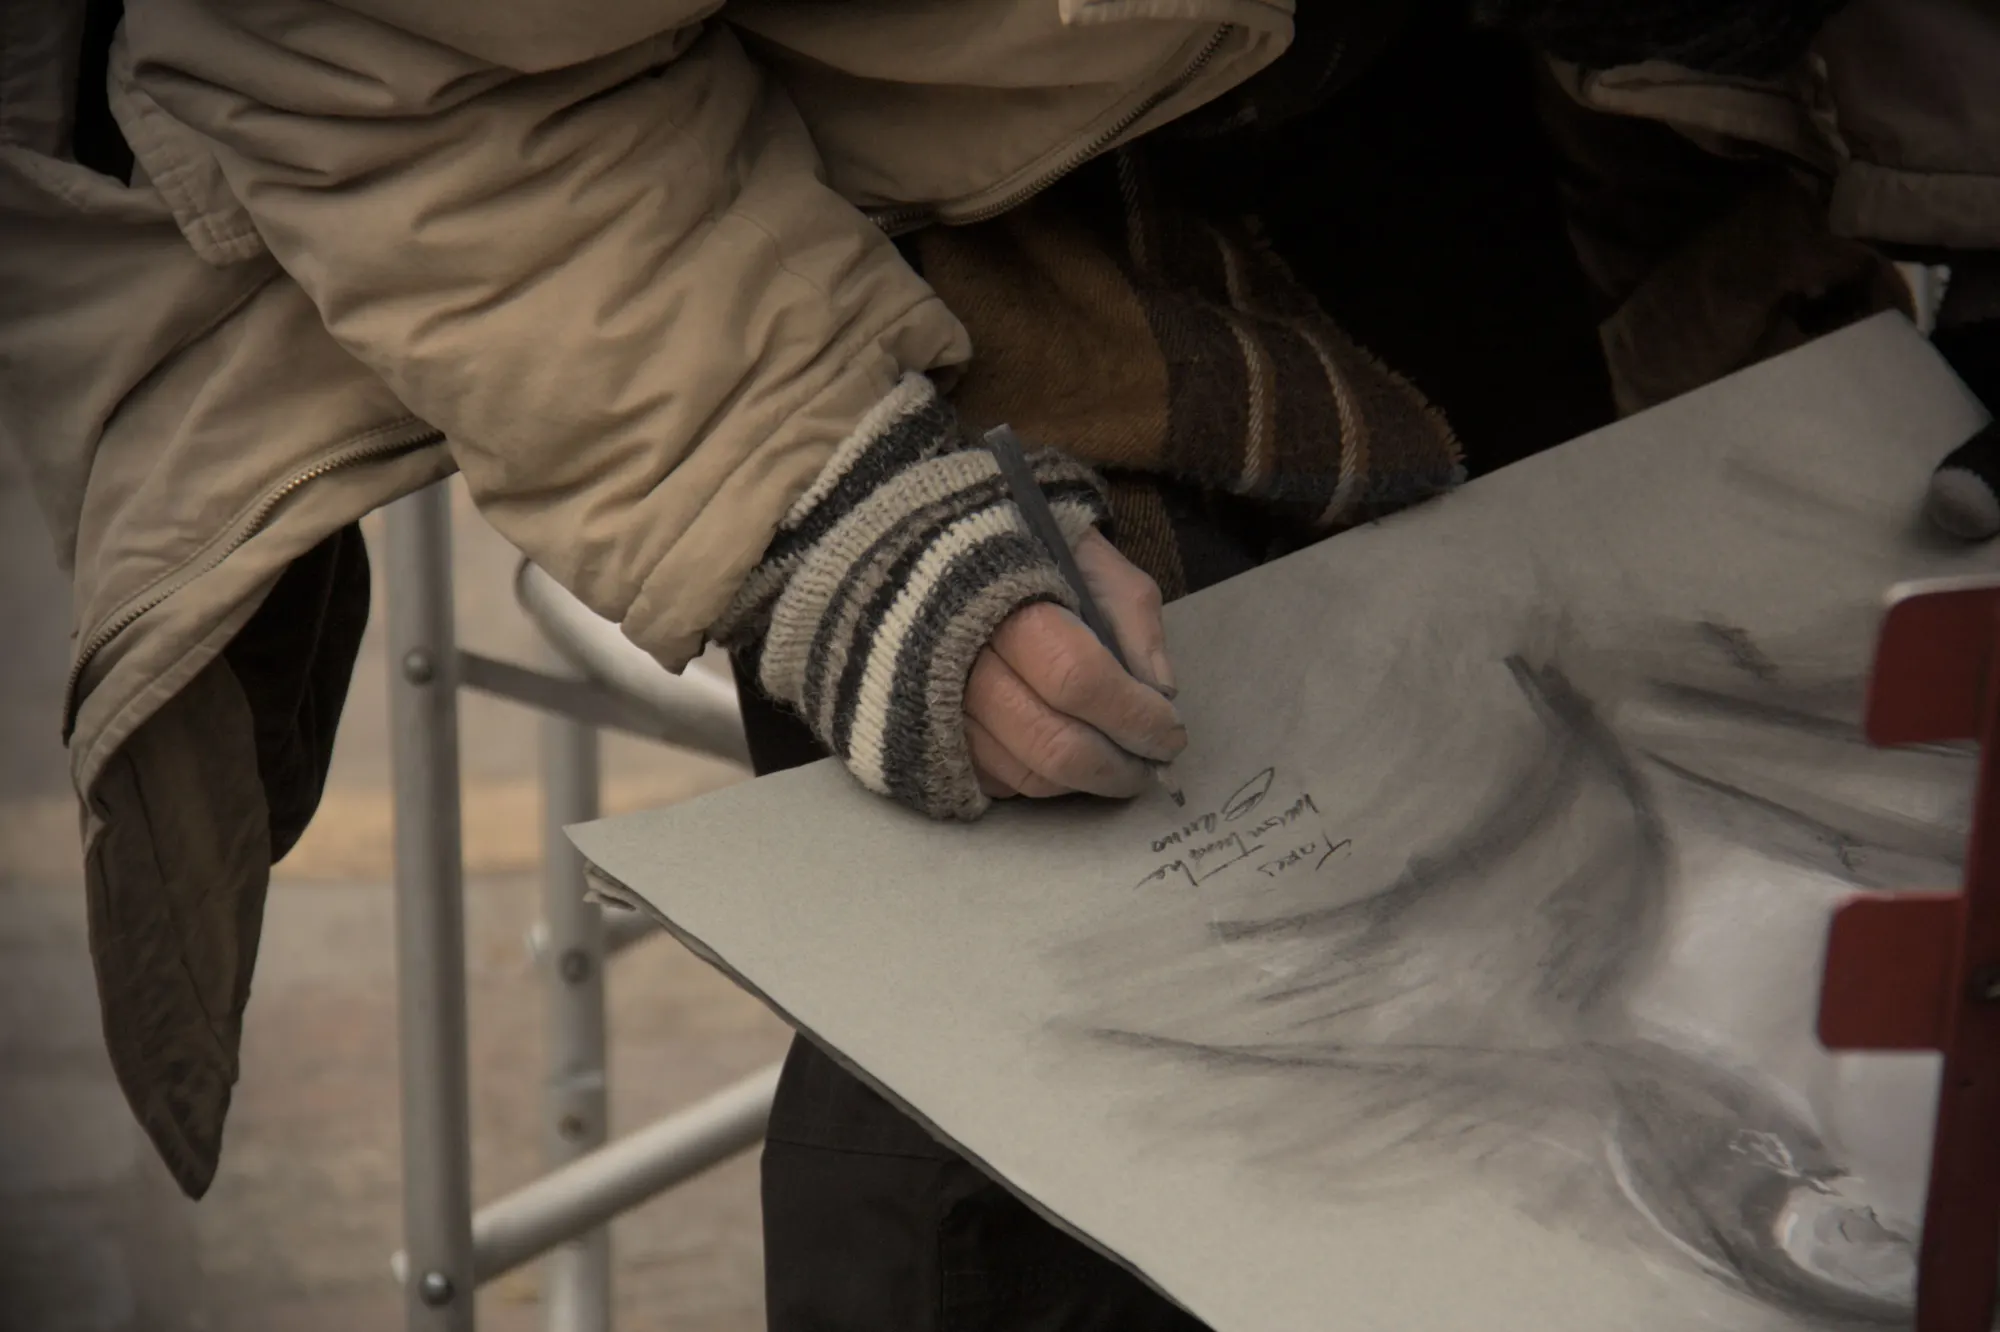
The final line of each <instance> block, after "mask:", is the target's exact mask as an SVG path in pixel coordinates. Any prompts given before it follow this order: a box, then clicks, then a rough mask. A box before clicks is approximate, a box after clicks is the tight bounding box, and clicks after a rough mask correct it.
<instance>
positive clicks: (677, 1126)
mask: <svg viewBox="0 0 2000 1332" xmlns="http://www.w3.org/2000/svg"><path fill="white" fill-rule="evenodd" d="M778 1068H779V1066H778V1065H777V1064H772V1065H770V1066H769V1067H768V1068H765V1069H763V1070H762V1071H760V1072H757V1073H753V1074H751V1075H750V1076H749V1077H747V1078H745V1079H743V1080H742V1081H741V1082H738V1083H735V1084H733V1085H732V1086H729V1087H726V1088H724V1089H723V1090H721V1091H719V1092H717V1093H715V1094H714V1095H713V1096H710V1097H708V1098H707V1099H705V1100H702V1101H698V1102H696V1103H695V1104H694V1105H691V1106H689V1107H688V1108H687V1109H685V1110H682V1111H680V1112H679V1113H677V1114H672V1115H669V1116H667V1117H666V1118H665V1119H661V1120H658V1121H656V1122H654V1123H653V1124H650V1125H648V1126H647V1127H645V1128H643V1129H640V1130H639V1131H638V1132H636V1133H632V1134H628V1135H627V1136H625V1137H623V1138H620V1139H618V1140H617V1141H616V1142H613V1143H611V1144H610V1145H609V1146H606V1147H600V1148H598V1149H597V1150H596V1151H594V1152H592V1153H591V1154H590V1155H589V1156H586V1157H584V1158H582V1159H581V1160H578V1161H573V1162H571V1163H570V1164H569V1165H566V1166H563V1167H562V1168H561V1169H559V1170H555V1171H551V1172H550V1173H549V1174H546V1175H544V1176H542V1177H541V1178H540V1179H538V1180H536V1181H535V1182H534V1183H532V1184H529V1185H526V1186H525V1187H523V1188H521V1189H519V1190H517V1191H515V1192H514V1193H511V1194H509V1195H508V1196H507V1197H505V1198H502V1199H501V1200H500V1201H498V1202H496V1203H493V1204H491V1205H490V1206H487V1207H484V1208H481V1209H480V1211H479V1213H478V1215H476V1216H474V1217H473V1219H472V1235H473V1253H474V1260H473V1263H474V1267H473V1270H474V1272H475V1274H476V1276H477V1279H478V1280H479V1281H481V1282H486V1281H491V1280H492V1279H493V1278H495V1277H497V1276H500V1275H502V1274H504V1273H506V1272H509V1271H512V1270H513V1269H514V1268H516V1267H519V1266H520V1265H521V1264H523V1263H526V1262H530V1261H532V1260H534V1259H535V1258H537V1257H539V1256H541V1255H542V1254H544V1253H547V1252H548V1251H549V1249H551V1248H552V1247H554V1246H555V1245H558V1244H560V1243H562V1242H563V1241H564V1240H566V1239H568V1238H570V1237H571V1236H573V1235H580V1234H582V1233H583V1232H585V1231H587V1230H590V1229H592V1228H593V1227H596V1226H600V1225H603V1224H604V1223H605V1222H606V1221H609V1220H610V1219H611V1218H613V1217H615V1216H617V1215H618V1214H619V1213H621V1212H627V1211H630V1210H631V1209H632V1208H634V1207H637V1206H638V1205H639V1204H640V1203H643V1202H645V1201H646V1200H647V1199H649V1198H652V1197H654V1196H656V1195H657V1194H660V1193H662V1192H665V1191H666V1190H667V1189H670V1188H672V1187H674V1186H675V1185H676V1184H680V1183H682V1182H684V1181H686V1180H689V1179H692V1178H693V1177H694V1176H696V1175H698V1174H700V1173H701V1172H702V1171H704V1170H707V1169H708V1168H709V1167H711V1166H715V1165H719V1164H721V1163H722V1162H724V1161H726V1160H728V1159H729V1158H730V1157H732V1156H735V1155H736V1154H737V1153H738V1152H742V1151H744V1150H746V1149H748V1148H750V1147H754V1146H755V1145H756V1144H757V1142H758V1140H759V1139H761V1138H762V1137H763V1136H764V1125H765V1123H766V1122H767V1121H768V1120H769V1119H770V1117H771V1096H772V1094H773V1093H774V1092H776V1091H777V1089H778ZM391 1265H392V1266H393V1268H394V1270H395V1271H396V1273H397V1275H398V1276H402V1277H405V1278H406V1279H407V1273H408V1271H409V1261H408V1259H407V1257H406V1256H405V1255H403V1254H400V1253H399V1254H397V1255H396V1256H395V1258H393V1259H392V1260H391Z"/></svg>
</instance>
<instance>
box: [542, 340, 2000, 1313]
mask: <svg viewBox="0 0 2000 1332" xmlns="http://www.w3.org/2000/svg"><path fill="white" fill-rule="evenodd" d="M1983 419H1984V414H1983V412H1982V409H1981V408H1980V407H1979V406H1978V404H1977V403H1976V402H1975V401H1974V400H1973V399H1972V398H1971V396H1970V395H1969V394H1968V393H1966V391H1965V390H1964V389H1963V387H1962V386H1961V385H1960V384H1959V383H1958V381H1957V380H1956V379H1955V378H1954V377H1953V376H1952V375H1951V374H1950V373H1949V371H1948V370H1947V369H1946V368H1945V367H1944V365H1943V363H1942V362H1941V361H1940V360H1939V359H1938V358H1937V357H1936V356H1935V354H1934V353H1933V352H1932V351H1931V350H1930V349H1929V347H1928V345H1927V344H1925V343H1924V341H1923V340H1922V339H1921V338H1920V337H1919V336H1918V335H1917V334H1916V333H1915V332H1914V331H1913V330H1912V329H1911V328H1910V327H1909V326H1908V325H1907V324H1906V323H1904V322H1903V321H1901V320H1900V319H1897V318H1895V317H1893V316H1892V317H1884V318H1881V319H1877V320H1874V321H1871V322H1869V323H1867V324H1864V325H1860V326H1857V327H1854V328H1851V329H1849V330H1846V331H1844V332H1841V333H1839V334H1836V335H1834V336H1832V337H1830V338H1827V339H1825V340H1822V341H1820V342H1818V343H1816V344H1814V345H1812V346H1809V347H1807V348H1805V349H1802V350H1800V351H1798V352H1795V353H1792V354H1790V355H1787V356H1785V357H1782V358H1779V359H1777V360H1775V361H1772V362H1769V363H1766V364H1764V365H1762V366H1760V367H1756V368H1753V369H1751V370H1749V371H1747V372H1745V373H1743V374H1740V375H1737V376H1735V377H1733V378H1731V379H1729V380H1727V381H1725V382H1723V383H1720V384H1717V385H1715V386H1713V387H1711V388H1709V389H1707V390H1704V391H1702V392H1699V393H1696V394H1693V395H1691V396H1688V397H1686V398H1683V399H1680V400H1678V401H1675V402H1672V403H1669V404H1667V405H1665V406H1663V407H1660V408H1658V409H1656V410H1654V411H1651V412H1648V413H1646V414H1644V415H1642V416H1639V417H1636V418H1634V419H1631V420H1628V421H1625V422H1622V423H1620V424H1618V425H1615V426H1613V427H1611V428H1609V429H1606V430H1603V431H1601V432H1599V433H1597V434H1595V435H1592V436H1589V437H1587V438H1584V439H1581V440H1578V441H1576V442H1574V443H1573V444H1571V445H1568V446H1566V447H1564V448H1562V449H1559V450H1555V451H1553V452H1550V453H1547V454H1544V455H1542V456H1539V457H1536V458H1533V459H1530V460H1528V461H1526V462H1524V463H1521V464H1519V465H1517V466H1515V467H1512V468H1509V469H1507V470H1505V471H1502V472H1500V473H1497V474H1495V475H1493V476H1490V477H1486V478H1483V479H1481V480H1479V481H1477V482H1474V483H1473V484H1471V485H1468V486H1466V487H1465V488H1464V489H1463V490H1461V491H1460V492H1458V493H1456V494H1454V495H1452V496H1450V497H1448V498H1445V499H1443V500H1441V501H1438V502H1435V503H1431V504H1428V505H1425V506H1422V507H1420V508H1418V509H1416V510H1413V511H1410V512H1406V513H1403V514H1400V515H1397V516H1396V517H1393V518H1391V519H1389V520H1386V521H1383V522H1380V523H1377V524H1374V525H1371V526H1368V527H1365V528H1362V529H1359V530H1356V531H1352V532H1349V533H1346V534H1343V535H1341V536H1339V537H1336V538H1334V539H1332V540H1330V541H1327V542H1324V543H1322V544H1321V545H1319V546H1317V547H1315V548H1313V549H1310V550H1307V551H1305V552H1303V553H1300V554H1298V555H1295V556H1292V557H1290V558H1287V559H1285V560H1282V561H1279V562H1277V563H1274V564H1272V565H1269V566H1266V567H1264V568H1262V569H1260V570H1257V571H1256V572H1253V573H1251V574H1249V575H1246V576H1244V577H1241V578H1238V579H1235V580H1233V581H1231V582H1229V583H1226V584H1224V585H1222V586H1219V587H1216V588H1213V589H1211V590H1209V591H1207V592H1205V593H1202V594H1200V595H1197V596H1194V597H1190V598H1188V599H1186V600H1185V601H1182V602H1180V603H1177V604H1175V605H1174V606H1172V607H1170V608H1169V615H1168V629H1169V634H1170V641H1171V646H1172V649H1173V652H1174V656H1175V660H1176V664H1177V669H1178V673H1179V676H1180V681H1181V686H1182V688H1181V695H1180V706H1181V708H1182V710H1183V715H1184V717H1185V719H1186V721H1187V724H1188V728H1189V730H1190V732H1191V734H1192V736H1193V743H1192V746H1191V748H1190V749H1189V750H1188V752H1187V755H1186V757H1185V758H1184V759H1183V760H1182V761H1181V762H1180V763H1179V764H1178V765H1177V772H1178V774H1179V776H1180V778H1181V780H1182V782H1183V783H1184V784H1185V786H1186V789H1187V795H1188V804H1187V807H1186V809H1184V810H1177V809H1176V808H1175V807H1174V806H1173V805H1172V804H1170V803H1169V802H1168V801H1167V799H1166V798H1165V797H1164V795H1159V794H1154V795H1149V796H1147V797H1145V798H1143V799H1140V800H1137V801H1134V802H1132V803H1130V804H1122V805H1121V804H1109V803H1098V802H1076V803H1058V804H1054V805H1047V804H1043V805H1033V806H1030V805H1026V804H1008V805H1003V806H1001V807H998V808H996V809H995V810H994V811H993V813H992V814H991V815H990V816H989V817H988V818H986V819H985V820H984V821H982V822H980V823H978V824H977V825H970V826H968V825H956V826H944V825H939V824H933V823H930V822H927V821H926V820H924V819H922V818H919V817H917V816H914V815H910V814H907V813H905V812H902V811H900V810H899V809H897V808H895V807H893V806H892V805H891V804H890V803H888V802H886V801H883V800H881V799H878V798H876V797H873V796H870V795H867V794H865V793H863V792H862V791H860V790H859V789H858V788H857V787H856V786H855V785H854V784H853V783H852V782H851V781H850V779H849V778H848V777H847V776H846V775H845V774H844V773H843V772H842V771H841V770H840V769H838V768H837V767H834V766H832V765H830V764H822V765H819V766H816V767H813V768H808V769H803V770H800V771H796V772H792V773H787V774H782V775H779V776H777V777H774V778H769V779H765V780H760V781H756V782H753V783H748V784H745V785H743V786H740V787H737V788H734V789H731V790H727V791H724V792H722V793H719V794H716V795H712V796H709V797H706V798H704V799H701V800H698V801H695V802H693V803H691V804H688V805H684V806H680V807H677V808H674V809H670V810H665V811H659V812H653V813H647V814H640V815H634V816H629V817H624V818H618V819H612V820H608V821H604V822H600V823H595V824H591V825H588V826H585V827H582V828H580V829H577V830H575V833H574V836H575V838H576V841H577V843H578V845H579V846H580V847H581V848H582V849H583V851H584V853H585V854H586V855H587V856H588V858H589V859H590V860H591V861H592V862H593V863H594V864H595V865H596V866H597V867H599V868H600V869H601V870H602V871H603V872H604V874H605V875H606V876H607V877H608V878H610V879H612V880H615V881H616V882H617V884H619V885H621V886H622V888H623V889H624V890H625V891H626V892H627V893H628V894H629V895H630V896H631V897H632V898H634V899H636V900H639V901H641V902H643V904H645V907H646V909H650V910H652V911H654V912H655V913H656V914H658V915H659V916H661V917H663V918H664V919H665V920H667V921H668V922H670V924H671V927H672V929H673V930H674V931H675V932H676V933H677V934H678V935H679V936H680V937H681V938H682V939H683V940H684V941H686V942H688V943H689V944H690V945H691V946H693V947H695V948H696V949H697V950H698V951H700V952H702V953H703V954H704V955H705V956H708V957H709V958H710V959H711V960H713V961H715V962H716V963H717V964H718V965H719V966H722V967H723V968H724V969H726V970H727V971H729V972H730V973H731V974H732V975H734V976H736V977H737V979H738V980H739V981H740V982H741V983H743V984H745V985H747V986H748V987H750V988H751V989H753V990H754V991H756V992H757V993H759V994H760V995H761V996H763V997H764V998H765V1000H766V1002H768V1003H770V1004H771V1005H772V1006H773V1007H774V1008H776V1009H777V1010H778V1011H780V1012H781V1013H782V1014H784V1015H785V1016H787V1017H788V1018H789V1019H790V1020H792V1021H793V1022H794V1023H795V1024H796V1025H798V1026H799V1027H801V1028H802V1029H804V1030H806V1031H808V1032H810V1033H812V1034H813V1035H814V1036H815V1037H816V1038H817V1039H818V1040H819V1041H821V1042H822V1043H823V1044H825V1045H827V1046H828V1047H830V1048H832V1049H833V1050H835V1051H836V1052H837V1053H838V1054H839V1055H840V1057H841V1058H842V1059H843V1060H844V1061H845V1062H847V1063H848V1064H849V1065H850V1066H851V1067H854V1068H856V1069H858V1070H860V1071H861V1072H862V1073H863V1074H864V1075H865V1076H866V1077H867V1078H868V1079H870V1080H871V1081H872V1082H873V1083H874V1084H875V1085H877V1086H878V1087H880V1088H882V1089H883V1090H884V1091H885V1092H886V1093H887V1094H889V1095H890V1096H892V1097H893V1098H894V1099H895V1100H896V1101H897V1102H898V1103H900V1104H902V1105H904V1106H906V1107H908V1108H910V1109H911V1110H912V1111H913V1112H914V1113H916V1114H917V1115H918V1116H920V1117H921V1118H922V1119H923V1120H924V1121H925V1122H926V1123H927V1124H929V1125H930V1126H932V1128H933V1129H934V1131H936V1132H938V1133H939V1134H940V1135H942V1136H943V1137H945V1138H946V1139H947V1140H949V1141H951V1142H953V1143H955V1144H957V1145H958V1146H959V1147H960V1148H961V1149H962V1150H963V1151H965V1152H966V1153H967V1155H969V1156H970V1157H972V1158H974V1159H975V1160H977V1161H979V1162H981V1163H982V1164H983V1165H984V1166H985V1167H986V1168H987V1169H988V1170H990V1171H992V1172H993V1173H995V1174H997V1175H998V1176H1000V1177H1002V1178H1004V1179H1005V1180H1006V1181H1007V1182H1008V1183H1009V1184H1010V1185H1011V1186H1012V1187H1013V1188H1014V1189H1016V1190H1017V1191H1018V1192H1019V1193H1020V1194H1022V1196H1024V1197H1025V1198H1027V1199H1029V1200H1030V1201H1031V1202H1032V1203H1033V1204H1034V1205H1035V1206H1036V1207H1037V1208H1039V1209H1041V1210H1042V1211H1043V1212H1044V1213H1045V1214H1047V1215H1049V1216H1051V1217H1053V1218H1056V1219H1058V1220H1059V1221H1060V1222H1061V1223H1062V1224H1063V1225H1065V1226H1067V1227H1069V1228H1070V1229H1072V1230H1073V1231H1074V1232H1075V1233H1077V1234H1079V1235H1082V1236H1085V1237H1087V1238H1088V1239H1089V1241H1090V1242H1092V1243H1094V1244H1096V1245H1098V1246H1099V1247H1100V1248H1102V1249H1103V1250H1105V1251H1106V1252H1109V1253H1111V1254H1113V1255H1115V1256H1116V1257H1117V1258H1118V1259H1119V1260H1121V1261H1123V1262H1124V1263H1126V1264H1127V1265H1129V1266H1130V1267H1132V1268H1133V1269H1134V1270H1136V1271H1138V1272H1140V1273H1141V1274H1143V1275H1144V1276H1145V1277H1146V1279H1148V1280H1149V1281H1151V1282H1152V1283H1154V1284H1155V1285H1156V1286H1157V1287H1158V1288H1159V1289H1161V1290H1162V1291H1164V1292H1166V1293H1167V1294H1169V1295H1170V1296H1171V1297H1172V1298H1173V1299H1175V1300H1177V1301H1179V1302H1180V1303H1182V1304H1183V1305H1185V1306H1186V1307H1187V1308H1188V1309H1190V1310H1191V1311H1193V1312H1194V1313H1195V1314H1197V1315H1198V1316H1199V1317H1200V1318H1202V1319H1203V1320H1205V1321H1206V1322H1207V1323H1208V1324H1210V1325H1211V1326H1212V1327H1214V1328H1216V1329H1218V1332H1294V1330H1296V1332H1306V1330H1307V1329H1310V1330H1311V1332H1433V1330H1436V1332H1444V1330H1445V1329H1451V1330H1452V1332H1457V1330H1458V1329H1469V1328H1477V1329H1479V1330H1480V1332H1560V1330H1563V1329H1574V1330H1575V1332H1610V1330H1612V1329H1625V1328H1629V1329H1644V1330H1645V1332H1674V1330H1675V1329H1729V1330H1730V1332H1760V1330H1762V1329H1791V1328H1844V1327H1850V1326H1853V1327H1861V1326H1881V1325H1883V1324H1884V1323H1885V1322H1886V1323H1887V1324H1889V1325H1891V1326H1894V1325H1898V1324H1906V1323H1907V1321H1908V1319H1907V1313H1906V1307H1907V1300H1908V1294H1909V1287H1910V1281H1911V1277H1910V1271H1911V1255H1912V1242H1913V1238H1914V1235H1915V1233H1916V1223H1915V1220H1914V1218H1915V1217H1917V1216H1918V1215H1920V1211H1921V1206H1920V1200H1921V1184H1922V1180H1921V1176H1922V1164H1923V1161H1924V1159H1925V1157H1926V1155H1927V1152H1928V1147H1927V1134H1928V1113H1929V1112H1928V1104H1929V1098H1930V1097H1931V1095H1932V1093H1933V1088H1934V1079H1935V1063H1934V1060H1933V1059H1932V1057H1929V1056H1921V1055H1919V1056H1908V1055H1905V1056H1851V1055H1850V1056H1842V1057H1840V1058H1838V1059H1836V1058H1833V1057H1830V1056H1828V1055H1827V1054H1825V1053H1824V1052H1823V1051H1821V1050H1820V1049H1819V1048H1818V1046H1817V1044H1816V1043H1815V1041H1814V1039H1813V1036H1812V1018H1813V1012H1814V1009H1815V1005H1816V1002H1817V987H1818V974H1819V973H1818V968H1819V957H1820V950H1821V948H1822V946H1823V935H1824V930H1825V925H1826V918H1827V913H1828V910H1829V908H1830V907H1831V905H1832V904H1833V903H1835V902H1836V901H1838V900H1839V899H1840V898H1841V897H1842V896H1844V895H1846V894H1849V893H1852V892H1854V891H1856V890H1858V889H1891V890H1893V889H1898V888H1904V887H1933V888H1935V887H1946V886H1950V885H1953V884H1955V883H1956V882H1957V878H1956V874H1957V871H1956V866H1957V863H1958V859H1959V856H1960V847H1961V844H1962V839H1963V836H1964V832H1965V825H1966V806H1967V804H1968V792H1969V785H1970V779H1971V775H1972V772H1971V764H1970V760H1969V757H1968V754H1967V753H1966V752H1965V751H1964V750H1963V749H1954V748H1948V747H1947V748H1935V749H1930V750H1923V751H1917V752H1901V751H1899V752H1882V751H1876V750H1872V749H1870V748H1869V747H1868V746H1867V745H1865V744H1864V743H1863V742H1862V741H1861V739H1860V736H1859V733H1858V731H1857V729H1856V728H1857V724H1858V720H1859V716H1860V705H1861V698H1862V681H1863V678H1864V675H1865V671H1866V668H1867V663H1868V661H1869V658H1870V655H1871V651H1872V639H1873V634H1874V630H1875V626H1876V623H1877V619H1878V617H1879V614H1880V609H1881V606H1882V604H1883V599H1884V595H1885V593H1886V591H1887V589H1888V588H1889V587H1890V585H1891V584H1893V583H1895V582H1897V581H1899V580H1905V579H1910V578H1916V577H1928V576H1934V575H1943V574H1964V573H1975V572H1985V571H1988V570H1992V569H1994V568H1995V567H1996V565H2000V559H1996V552H1995V551H1994V550H1993V549H1992V548H1990V547H1968V546H1963V545H1958V544H1954V543H1951V542H1948V541H1944V540H1942V539H1934V538H1932V537H1930V536H1929V535H1927V533H1926V529H1925V528H1924V526H1923V524H1922V522H1921V521H1920V518H1919V504H1920V501H1921V497H1922V494H1923V491H1924V487H1925V482H1926V478H1927V476H1928V474H1929V472H1930V470H1931V468H1932V466H1933V465H1934V464H1935V463H1936V462H1937V460H1938V459H1939V458H1940V457H1942V456H1943V455H1944V454H1945V453H1946V452H1947V451H1948V450H1949V449H1951V448H1952V447H1953V446H1954V445H1956V444H1957V443H1959V442H1960V441H1962V440H1963V439H1965V438H1966V437H1967V436H1968V435H1970V434H1971V433H1972V431H1973V430H1974V429H1975V428H1976V427H1977V426H1978V425H1979V423H1980V422H1981V421H1982V420H1983ZM638 964H639V965H643V962H641V963H638Z"/></svg>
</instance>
